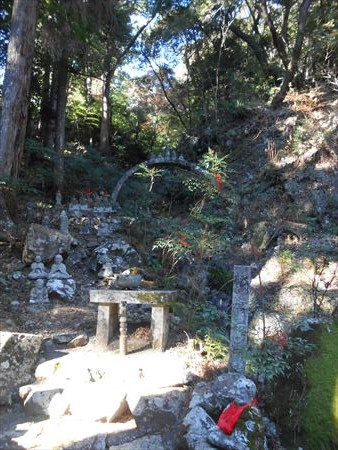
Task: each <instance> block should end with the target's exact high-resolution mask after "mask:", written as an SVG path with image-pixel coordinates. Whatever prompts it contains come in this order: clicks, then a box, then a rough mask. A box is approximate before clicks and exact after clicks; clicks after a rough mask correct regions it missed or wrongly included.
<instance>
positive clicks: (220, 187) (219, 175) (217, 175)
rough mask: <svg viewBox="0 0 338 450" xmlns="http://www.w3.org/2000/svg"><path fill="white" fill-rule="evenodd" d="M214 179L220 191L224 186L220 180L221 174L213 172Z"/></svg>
mask: <svg viewBox="0 0 338 450" xmlns="http://www.w3.org/2000/svg"><path fill="white" fill-rule="evenodd" d="M215 181H216V185H217V189H218V190H219V191H221V190H222V189H223V187H224V183H223V180H222V175H221V174H220V173H216V174H215Z"/></svg>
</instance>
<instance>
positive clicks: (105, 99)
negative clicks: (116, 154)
mask: <svg viewBox="0 0 338 450" xmlns="http://www.w3.org/2000/svg"><path fill="white" fill-rule="evenodd" d="M113 76H114V71H113V70H108V71H107V72H106V76H105V78H104V85H103V95H102V111H101V126H100V151H101V153H102V154H103V155H109V149H110V129H111V104H110V84H111V81H112V79H113Z"/></svg>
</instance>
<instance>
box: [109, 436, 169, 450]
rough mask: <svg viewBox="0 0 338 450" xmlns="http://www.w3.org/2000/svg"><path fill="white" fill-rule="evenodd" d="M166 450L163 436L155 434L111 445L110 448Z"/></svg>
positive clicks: (118, 449) (122, 449)
mask: <svg viewBox="0 0 338 450" xmlns="http://www.w3.org/2000/svg"><path fill="white" fill-rule="evenodd" d="M136 449H137V450H165V449H166V447H164V444H163V440H162V436H160V435H157V434H154V435H152V436H143V437H141V438H138V439H134V440H133V441H131V442H127V443H126V444H121V445H111V446H110V447H109V450H136Z"/></svg>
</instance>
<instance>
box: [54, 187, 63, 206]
mask: <svg viewBox="0 0 338 450" xmlns="http://www.w3.org/2000/svg"><path fill="white" fill-rule="evenodd" d="M61 205H62V196H61V192H60V191H57V192H56V194H55V206H61Z"/></svg>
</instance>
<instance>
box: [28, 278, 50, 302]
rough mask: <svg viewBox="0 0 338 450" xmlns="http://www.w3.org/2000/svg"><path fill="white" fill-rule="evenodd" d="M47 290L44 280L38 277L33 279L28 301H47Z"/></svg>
mask: <svg viewBox="0 0 338 450" xmlns="http://www.w3.org/2000/svg"><path fill="white" fill-rule="evenodd" d="M48 302H49V299H48V291H47V288H46V286H45V282H44V280H42V279H41V278H38V279H37V280H36V281H35V286H34V287H33V289H32V290H31V293H30V297H29V303H48Z"/></svg>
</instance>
